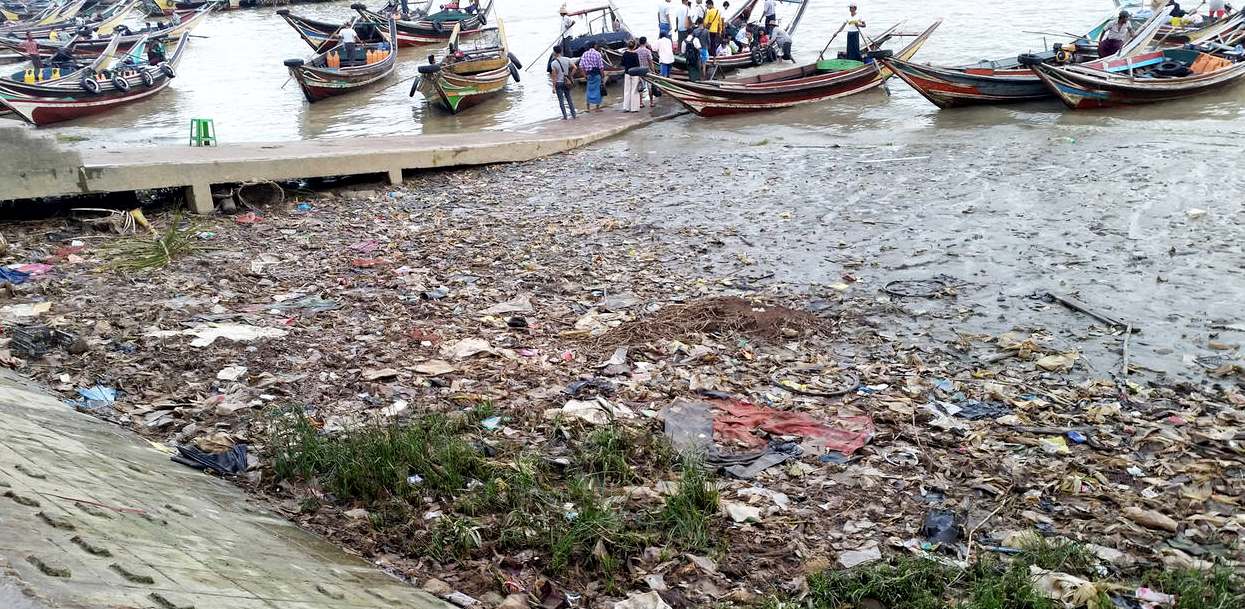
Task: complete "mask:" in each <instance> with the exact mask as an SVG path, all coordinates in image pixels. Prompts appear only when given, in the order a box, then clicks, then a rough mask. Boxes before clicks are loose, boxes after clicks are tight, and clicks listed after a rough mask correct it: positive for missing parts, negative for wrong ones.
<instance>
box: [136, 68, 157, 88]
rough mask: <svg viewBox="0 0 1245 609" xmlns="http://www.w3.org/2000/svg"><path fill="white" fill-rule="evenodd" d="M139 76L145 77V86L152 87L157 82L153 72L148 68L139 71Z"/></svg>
mask: <svg viewBox="0 0 1245 609" xmlns="http://www.w3.org/2000/svg"><path fill="white" fill-rule="evenodd" d="M138 77H139V78H141V79H143V86H144V87H150V86H152V85H154V84H156V77H155V76H152V75H151V72H148V71H147V70H143V71H142V72H139V73H138Z"/></svg>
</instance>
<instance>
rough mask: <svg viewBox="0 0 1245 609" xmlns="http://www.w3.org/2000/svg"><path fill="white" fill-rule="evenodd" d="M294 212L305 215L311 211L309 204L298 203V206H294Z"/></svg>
mask: <svg viewBox="0 0 1245 609" xmlns="http://www.w3.org/2000/svg"><path fill="white" fill-rule="evenodd" d="M294 211H297V212H302V213H307V212H309V211H311V204H310V203H299V204H298V205H295V206H294Z"/></svg>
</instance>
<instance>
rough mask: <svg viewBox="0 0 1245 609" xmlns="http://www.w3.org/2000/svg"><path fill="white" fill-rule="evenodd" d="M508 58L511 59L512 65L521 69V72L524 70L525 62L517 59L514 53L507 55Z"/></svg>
mask: <svg viewBox="0 0 1245 609" xmlns="http://www.w3.org/2000/svg"><path fill="white" fill-rule="evenodd" d="M506 57H509V58H510V63H511V64H513V65H514V67H516V68H519V69H520V70H522V69H523V62H521V61H519V58H518V57H515V56H514V53H506Z"/></svg>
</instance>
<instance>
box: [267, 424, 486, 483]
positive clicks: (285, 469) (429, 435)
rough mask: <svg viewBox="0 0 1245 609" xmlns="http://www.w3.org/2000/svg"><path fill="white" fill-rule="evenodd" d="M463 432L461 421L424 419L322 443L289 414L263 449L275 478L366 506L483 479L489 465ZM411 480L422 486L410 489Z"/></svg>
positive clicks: (367, 427) (365, 428)
mask: <svg viewBox="0 0 1245 609" xmlns="http://www.w3.org/2000/svg"><path fill="white" fill-rule="evenodd" d="M463 431H464V430H463V422H462V421H458V422H453V421H450V420H449V419H447V418H446V417H444V416H441V415H428V416H425V417H423V418H421V419H418V420H415V421H412V422H411V423H408V424H402V425H389V424H373V425H365V426H362V427H360V428H357V429H353V430H348V431H346V432H343V433H341V434H339V435H336V436H329V435H326V434H323V433H321V432H320V431H319V430H318V429H316V428H315V426H314V425H312V423H311V421H310V420H309V419H308V418H307V416H306V415H305V414H304V413H303V412H302V411H301V410H297V409H294V410H286V411H283V412H279V413H278V414H277V415H276V416H273V417H272V418H271V419H270V425H269V433H268V445H269V447H270V450H271V451H272V462H273V470H274V471H275V473H276V474H277V477H278V478H280V479H312V478H316V479H319V480H320V482H321V484H323V486H324V488H325V489H326V490H328V491H329V492H331V493H332V494H333V495H334V496H336V498H337V499H338V500H342V501H352V500H358V501H366V502H371V501H377V500H380V499H384V498H387V497H405V496H408V495H411V494H413V493H427V492H429V491H432V492H434V493H436V494H439V495H442V496H448V495H451V494H453V493H455V492H457V491H460V490H461V489H463V488H464V487H466V485H467V482H468V481H469V480H472V479H481V478H484V479H487V478H489V477H490V476H489V474H490V468H489V466H488V464H487V463H486V462H485V460H484V458H483V456H482V455H481V454H480V451H479V450H477V449H476V448H475V447H474V446H472V445H471V444H469V443H468V442H467V441H466V440H464V439H463V435H462V434H463ZM412 475H418V476H420V477H422V478H423V481H422V482H421V483H418V484H415V485H412V484H410V483H409V482H408V481H407V480H408V478H409V477H410V476H412Z"/></svg>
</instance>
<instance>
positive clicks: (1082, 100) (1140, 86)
mask: <svg viewBox="0 0 1245 609" xmlns="http://www.w3.org/2000/svg"><path fill="white" fill-rule="evenodd" d="M1242 55H1243V54H1242V53H1241V52H1238V51H1233V52H1232V53H1230V54H1229V53H1208V52H1203V51H1201V50H1199V49H1196V48H1182V49H1161V50H1156V51H1150V52H1148V53H1141V54H1138V55H1133V56H1129V57H1123V58H1108V59H1104V60H1100V61H1093V62H1089V63H1085V64H1081V65H1075V66H1055V65H1049V64H1044V63H1040V62H1036V63H1028V62H1026V63H1028V65H1029V67H1030V68H1031V69H1032V70H1033V71H1034V72H1035V73H1036V74H1037V76H1038V77H1039V78H1041V79H1042V82H1043V83H1044V84H1045V85H1046V87H1047V88H1048V89H1050V91H1051V92H1052V93H1054V94H1055V95H1056V96H1058V97H1059V99H1060V100H1062V101H1063V103H1064V104H1066V105H1067V106H1068V107H1069V108H1072V109H1074V110H1084V109H1089V108H1110V107H1113V106H1123V105H1135V104H1151V103H1156V102H1164V101H1172V100H1177V99H1184V98H1187V97H1193V96H1195V95H1202V94H1204V93H1209V92H1212V91H1217V90H1220V89H1224V88H1227V87H1230V86H1233V85H1236V84H1239V83H1240V82H1241V81H1242V80H1245V61H1242V59H1245V57H1242Z"/></svg>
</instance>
